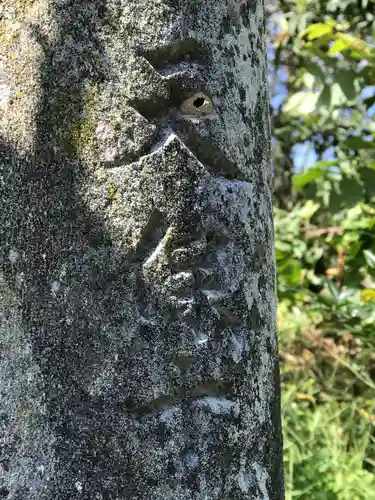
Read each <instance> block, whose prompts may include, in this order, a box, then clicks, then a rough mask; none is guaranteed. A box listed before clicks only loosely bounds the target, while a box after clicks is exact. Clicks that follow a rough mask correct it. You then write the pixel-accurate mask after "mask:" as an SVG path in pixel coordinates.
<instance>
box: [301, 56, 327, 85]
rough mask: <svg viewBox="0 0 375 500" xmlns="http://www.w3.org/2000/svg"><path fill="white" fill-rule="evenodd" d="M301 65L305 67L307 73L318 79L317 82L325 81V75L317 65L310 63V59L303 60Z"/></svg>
mask: <svg viewBox="0 0 375 500" xmlns="http://www.w3.org/2000/svg"><path fill="white" fill-rule="evenodd" d="M303 65H304V66H305V68H306V69H307V71H308V72H309V73H311V74H312V75H314V76H315V77H316V78H319V80H320V81H321V82H324V81H325V79H326V75H325V73H324V71H323V70H322V68H321V67H320V66H319V64H317V63H315V62H313V61H311V60H310V59H305V60H304V61H303Z"/></svg>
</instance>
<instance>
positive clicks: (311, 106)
mask: <svg viewBox="0 0 375 500" xmlns="http://www.w3.org/2000/svg"><path fill="white" fill-rule="evenodd" d="M317 100H318V94H317V93H314V92H296V93H295V94H293V95H292V96H291V97H290V98H289V99H288V100H287V102H286V103H285V106H284V108H283V112H284V113H286V114H288V115H291V116H301V115H306V114H309V113H312V112H313V111H314V110H315V107H316V103H317Z"/></svg>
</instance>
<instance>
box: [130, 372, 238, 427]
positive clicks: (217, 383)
mask: <svg viewBox="0 0 375 500" xmlns="http://www.w3.org/2000/svg"><path fill="white" fill-rule="evenodd" d="M231 394H232V392H231V391H230V387H229V385H228V384H227V383H226V382H225V381H222V380H210V381H209V382H206V383H204V384H202V385H200V386H197V387H194V388H185V387H180V388H177V389H176V390H175V392H174V393H173V394H170V395H163V396H160V397H158V398H156V399H154V400H153V401H151V402H149V403H146V404H141V405H137V406H134V407H131V406H128V407H125V408H124V409H125V411H126V412H127V413H128V415H130V416H132V417H133V418H134V419H140V418H143V417H146V416H150V415H153V414H155V413H156V412H158V411H161V410H165V409H168V408H171V407H175V406H179V405H183V406H184V407H191V405H193V404H194V403H199V401H200V400H203V399H204V398H206V397H212V398H225V399H226V400H231V399H230V398H231V397H232V395H231Z"/></svg>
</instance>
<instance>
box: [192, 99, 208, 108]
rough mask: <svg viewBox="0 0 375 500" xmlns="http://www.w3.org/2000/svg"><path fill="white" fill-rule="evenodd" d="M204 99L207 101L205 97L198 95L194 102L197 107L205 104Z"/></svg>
mask: <svg viewBox="0 0 375 500" xmlns="http://www.w3.org/2000/svg"><path fill="white" fill-rule="evenodd" d="M204 101H205V99H204V97H197V98H196V99H195V100H194V102H193V104H194V106H195V107H196V108H200V107H201V106H203V104H204Z"/></svg>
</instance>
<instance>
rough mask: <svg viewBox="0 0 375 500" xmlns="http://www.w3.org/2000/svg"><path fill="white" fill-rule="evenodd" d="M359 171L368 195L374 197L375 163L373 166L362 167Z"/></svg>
mask: <svg viewBox="0 0 375 500" xmlns="http://www.w3.org/2000/svg"><path fill="white" fill-rule="evenodd" d="M359 173H360V175H361V179H362V182H363V185H364V188H365V191H366V194H367V196H368V197H369V198H372V197H373V196H375V164H374V167H373V168H372V167H371V164H370V165H369V166H368V167H363V168H361V169H360V172H359Z"/></svg>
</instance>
